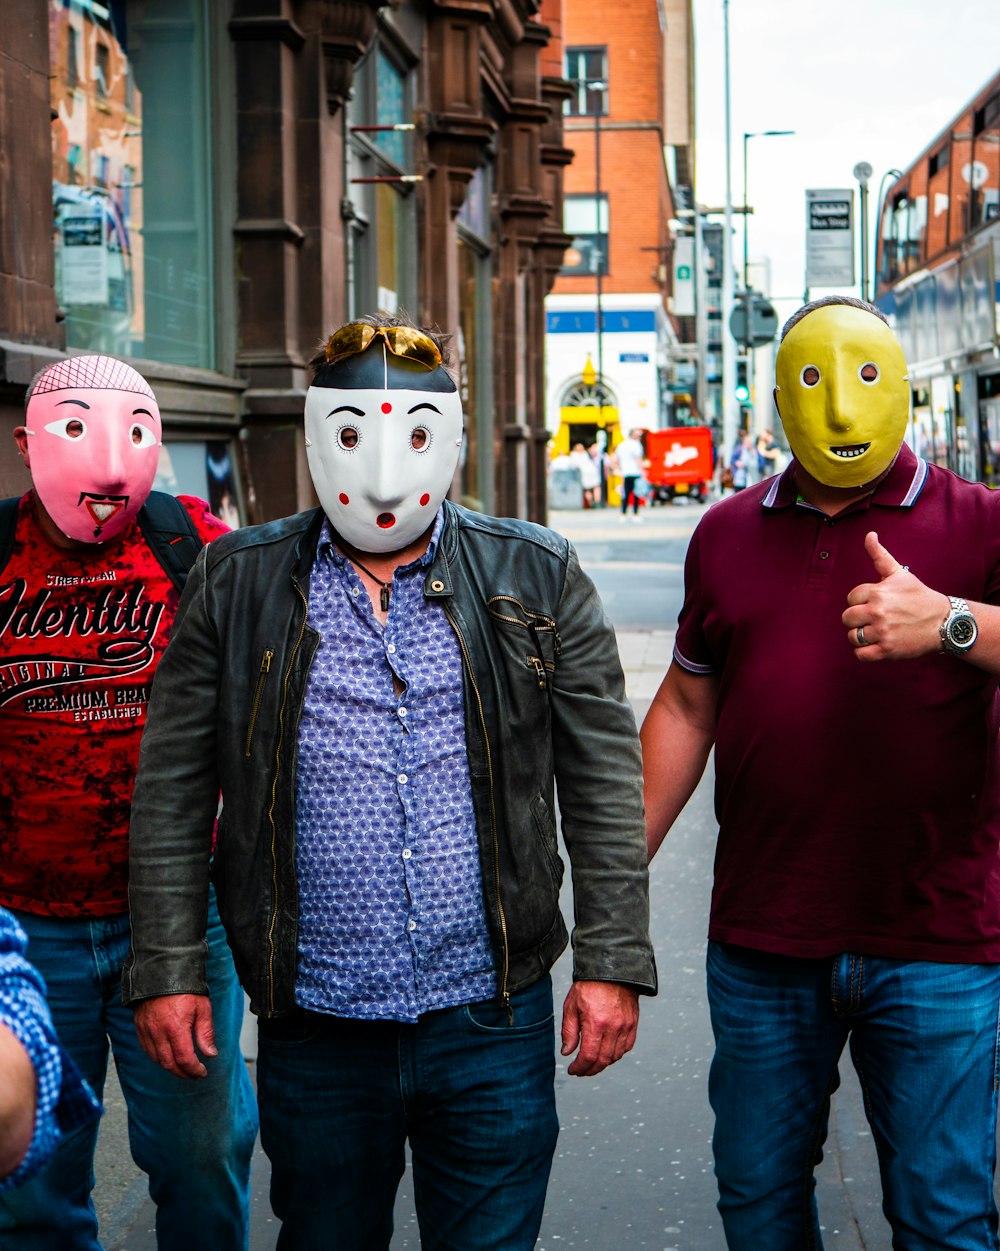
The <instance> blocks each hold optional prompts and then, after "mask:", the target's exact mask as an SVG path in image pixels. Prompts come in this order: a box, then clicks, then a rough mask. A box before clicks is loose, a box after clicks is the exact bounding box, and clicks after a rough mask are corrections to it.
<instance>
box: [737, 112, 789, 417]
mask: <svg viewBox="0 0 1000 1251" xmlns="http://www.w3.org/2000/svg"><path fill="white" fill-rule="evenodd" d="M794 134H795V131H794V130H749V131H748V130H745V131H744V132H743V307H744V311H745V314H746V323H745V324H746V327H747V331H748V332H749V329H750V246H749V242H748V241H749V238H750V206H749V204H748V203H747V184H748V178H747V165H748V161H747V146H748V144H749V143H750V140H751V139H764V138H773V137H774V136H776V135H794ZM746 365H747V386H748V387H750V394H751V396H752V395H753V394H754V392H753V386H754V354H753V349H752V348H750V347H748V348H747V349H746Z"/></svg>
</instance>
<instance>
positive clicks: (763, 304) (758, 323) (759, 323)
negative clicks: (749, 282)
mask: <svg viewBox="0 0 1000 1251" xmlns="http://www.w3.org/2000/svg"><path fill="white" fill-rule="evenodd" d="M748 295H749V298H747V297H746V296H744V297H742V298H741V297H737V301H736V304H735V306H734V307H733V311H732V314H731V315H730V318H729V329H730V331H731V332H732V336H733V338H734V339H735V340H736V342H737V343H741V344H742V345H743V346H744V347H751V348H755V347H763V346H764V344H765V343H770V342H771V341H772V340H773V339H774V336H775V335H776V334H777V333H778V314H777V313H776V312H775V311H774V307H773V305H771V304H769V303H768V301H767V300H765V299H764V297H763V296H762V295H761V294H760V293H759V292H757V291H751V292H749V293H748ZM748 304H749V306H750V317H749V322H748V319H747V305H748Z"/></svg>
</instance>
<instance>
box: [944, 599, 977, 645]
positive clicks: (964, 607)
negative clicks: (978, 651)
mask: <svg viewBox="0 0 1000 1251" xmlns="http://www.w3.org/2000/svg"><path fill="white" fill-rule="evenodd" d="M948 602H949V603H950V604H951V609H950V611H949V613H948V615H947V617H945V619H944V621H942V622H941V649H942V651H946V652H949V653H950V654H951V655H952V656H964V655H965V653H966V652H967V651H968V650H969V648H970V647H971V646H972V644H973V643H974V642H975V641H976V639H977V638H978V637H979V626H977V625H976V619H975V617H974V616H973V615H972V612H971V610H970V609H969V605H968V604H967V603H966V602H965V600H964V599H960V598H959V597H958V596H957V595H949V596H948Z"/></svg>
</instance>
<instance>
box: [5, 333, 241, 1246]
mask: <svg viewBox="0 0 1000 1251" xmlns="http://www.w3.org/2000/svg"><path fill="white" fill-rule="evenodd" d="M14 437H15V440H16V442H17V446H18V449H19V451H20V453H21V456H22V457H23V459H24V463H25V465H26V466H27V467H28V469H29V471H30V473H31V480H32V487H31V490H29V491H28V492H27V493H26V494H25V495H24V496H23V497H22V498H21V499H20V500H16V499H15V500H7V501H4V502H3V503H2V504H0V564H2V565H3V566H4V568H3V589H2V593H0V748H2V752H3V759H4V760H5V761H7V762H9V765H8V767H7V768H5V769H4V770H3V773H2V774H0V804H2V809H3V813H4V818H3V822H2V824H0V904H2V905H4V906H5V907H7V908H9V909H11V911H12V912H13V913H14V915H15V917H16V919H17V922H18V924H19V925H20V926H21V928H22V929H23V930H24V931H25V933H26V934H27V936H28V952H27V954H28V958H29V959H30V961H31V962H32V964H34V965H35V966H36V967H37V968H38V970H39V971H40V972H41V974H42V976H43V977H44V979H45V982H46V986H47V990H48V1003H49V1007H50V1009H51V1012H52V1017H53V1020H54V1022H55V1026H56V1030H57V1032H58V1035H59V1038H60V1040H61V1042H62V1044H63V1046H64V1047H65V1048H66V1050H67V1051H68V1052H69V1054H70V1055H71V1056H72V1058H73V1060H74V1061H75V1063H76V1065H77V1066H78V1067H79V1069H80V1070H81V1072H82V1073H83V1075H84V1077H85V1078H86V1080H87V1082H88V1083H89V1084H90V1086H91V1087H92V1089H93V1090H94V1092H95V1093H96V1094H97V1095H98V1097H101V1096H102V1095H103V1091H104V1078H105V1074H106V1071H107V1064H108V1055H109V1051H110V1052H111V1053H112V1054H113V1055H114V1060H115V1066H116V1069H117V1072H118V1078H119V1081H120V1083H121V1088H122V1092H123V1094H124V1096H125V1102H126V1104H127V1107H128V1123H129V1145H130V1147H131V1150H132V1155H133V1158H134V1159H135V1162H136V1164H137V1165H138V1166H139V1168H141V1169H142V1170H143V1171H144V1172H145V1173H147V1174H148V1176H149V1187H150V1195H151V1196H152V1198H153V1200H154V1202H155V1203H156V1205H157V1217H156V1223H157V1239H158V1246H159V1247H160V1249H161V1251H201V1249H203V1251H244V1248H245V1247H246V1244H247V1238H248V1233H249V1208H250V1200H249V1181H250V1161H251V1158H252V1154H253V1145H254V1140H255V1138H256V1134H257V1116H256V1108H255V1105H254V1095H253V1088H252V1087H251V1085H250V1080H249V1077H248V1076H247V1072H246V1066H245V1064H244V1063H243V1059H242V1057H241V1055H240V1050H239V1036H240V1027H241V1023H242V1016H243V995H242V992H241V991H240V987H239V983H238V982H237V980H236V974H235V970H234V968H233V962H232V957H231V956H230V954H229V950H228V948H227V946H226V941H225V935H224V933H223V931H222V926H221V923H220V921H219V919H218V913H217V911H216V909H215V905H214V903H212V904H211V910H210V912H209V914H208V915H207V916H206V912H205V907H206V900H207V899H209V898H210V895H209V893H208V892H206V893H205V894H203V895H202V897H201V909H202V920H203V921H209V922H210V923H209V928H208V935H209V953H210V954H209V968H210V974H209V977H210V983H211V993H212V998H213V1003H214V1005H215V1019H216V1037H215V1044H214V1046H213V1045H212V1044H211V1042H210V1040H209V1039H203V1040H202V1045H203V1049H204V1050H205V1053H206V1055H207V1056H209V1057H210V1058H209V1059H208V1066H207V1071H208V1076H207V1078H206V1080H205V1081H204V1082H200V1083H198V1084H197V1085H189V1084H187V1083H182V1082H180V1081H178V1080H177V1079H176V1078H174V1077H171V1076H170V1075H169V1074H168V1073H165V1072H164V1071H163V1070H162V1069H160V1068H158V1067H157V1066H156V1065H155V1064H152V1063H151V1062H150V1061H149V1058H148V1057H147V1056H146V1055H145V1054H144V1053H143V1051H142V1049H141V1047H140V1046H139V1041H138V1038H137V1037H136V1033H135V1028H134V1025H133V1021H132V1013H131V1012H130V1011H129V1010H128V1009H127V1008H126V1007H124V1006H123V1004H122V1002H121V986H120V983H121V968H122V963H123V961H124V959H125V953H126V951H127V949H128V937H129V925H128V898H127V892H128V845H127V834H128V819H129V804H130V800H131V797H132V782H133V778H134V773H135V768H136V763H137V761H138V756H139V738H140V735H141V733H142V728H143V725H144V724H145V719H146V708H147V702H148V699H149V688H150V684H151V682H152V679H153V674H154V672H155V670H156V666H157V663H158V661H159V658H160V656H161V655H162V653H163V649H164V647H165V646H166V641H167V636H168V635H169V633H170V628H171V625H172V624H173V619H174V614H175V612H176V610H177V604H178V601H179V599H180V591H179V587H178V583H179V582H182V581H183V577H184V576H185V575H186V571H187V567H188V566H189V565H190V563H191V562H192V561H193V559H194V556H195V554H196V553H197V551H198V550H199V549H200V548H201V546H202V545H203V544H204V543H207V542H208V541H209V540H211V539H214V538H216V537H217V536H218V535H219V534H222V533H224V532H225V531H226V527H225V526H224V525H223V524H222V523H221V522H220V521H217V520H216V519H215V518H214V517H213V516H212V515H211V513H210V512H209V509H208V505H207V504H206V503H205V502H204V501H203V500H200V499H196V498H194V497H193V496H183V497H181V498H180V499H179V500H176V499H174V497H173V496H168V495H162V494H161V493H160V492H155V491H151V489H150V488H151V487H152V484H153V479H154V476H155V474H156V469H157V463H158V459H159V454H160V441H161V423H160V413H159V408H158V407H157V403H156V399H155V397H154V395H153V391H152V389H151V388H150V386H149V383H148V382H147V381H146V380H145V378H143V377H142V376H141V375H140V374H138V373H137V372H136V371H135V370H134V369H133V368H132V367H131V366H129V365H127V364H126V363H125V362H124V361H119V360H115V359H114V358H113V357H108V356H75V357H71V358H70V359H68V360H65V361H60V362H58V363H57V364H55V365H51V366H49V367H48V368H47V369H45V370H43V371H41V372H40V373H39V374H38V375H37V376H36V377H35V379H34V380H33V381H32V383H31V385H30V386H29V388H28V393H27V406H26V411H25V424H24V425H23V426H19V427H18V428H17V429H16V430H15V431H14ZM213 815H214V814H213ZM211 830H212V819H211V818H209V819H208V824H207V827H206V831H205V833H206V836H207V837H209V838H210V837H211ZM216 1049H217V1050H218V1054H217V1055H216V1054H215V1052H216ZM97 1129H98V1127H97V1123H96V1122H92V1123H90V1124H87V1125H84V1126H82V1127H80V1128H78V1129H76V1130H75V1131H74V1132H73V1133H71V1134H67V1135H66V1137H65V1138H64V1140H63V1141H62V1143H61V1144H60V1145H59V1147H58V1149H57V1151H56V1152H55V1155H54V1156H53V1158H52V1160H51V1161H50V1162H49V1163H48V1164H47V1165H46V1166H45V1167H44V1168H43V1169H42V1170H41V1171H40V1172H39V1173H38V1174H37V1175H36V1176H35V1177H34V1178H33V1179H32V1180H31V1181H29V1182H27V1184H26V1185H24V1186H21V1187H19V1188H18V1189H16V1190H9V1191H6V1192H4V1193H3V1194H2V1195H0V1246H2V1247H3V1248H4V1251H39V1248H52V1251H98V1249H99V1248H100V1245H101V1244H100V1242H99V1241H98V1229H97V1217H96V1215H95V1212H94V1206H93V1203H92V1201H91V1197H90V1192H91V1189H92V1187H93V1184H94V1172H93V1164H94V1149H95V1147H96V1143H97Z"/></svg>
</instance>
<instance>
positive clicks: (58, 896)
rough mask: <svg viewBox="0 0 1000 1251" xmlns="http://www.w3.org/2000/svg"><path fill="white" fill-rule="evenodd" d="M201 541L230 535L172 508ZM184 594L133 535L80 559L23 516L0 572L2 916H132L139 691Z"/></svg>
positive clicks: (197, 505) (27, 510) (188, 504)
mask: <svg viewBox="0 0 1000 1251" xmlns="http://www.w3.org/2000/svg"><path fill="white" fill-rule="evenodd" d="M180 499H181V503H182V504H183V505H184V507H185V508H186V509H187V511H188V513H189V515H190V517H191V519H192V521H193V522H194V525H195V528H196V530H197V531H198V534H199V535H200V536H201V538H202V539H203V540H204V541H205V542H206V543H208V542H210V541H211V540H212V539H214V538H217V537H218V536H219V535H220V534H225V533H226V530H227V527H226V526H225V525H224V524H223V523H222V522H221V521H219V520H218V519H217V518H215V517H214V516H212V514H211V513H210V512H209V510H208V505H207V504H206V503H205V502H204V501H203V500H199V499H196V498H194V496H181V497H180ZM179 601H180V595H179V593H178V591H177V589H176V588H175V586H174V585H173V583H172V582H171V581H170V578H169V577H168V576H167V574H166V573H165V572H164V570H163V568H162V566H161V565H160V563H159V561H158V560H157V559H156V556H155V555H154V554H153V552H152V551H151V550H150V548H149V545H148V544H147V543H146V541H145V539H144V538H143V537H142V534H141V533H140V531H139V527H138V526H137V525H132V526H130V527H129V529H128V530H126V531H125V532H124V534H122V536H121V537H120V539H118V540H116V541H115V542H114V543H109V544H108V545H107V547H106V548H104V547H102V548H96V549H95V550H94V552H93V554H90V553H87V555H86V556H84V557H79V556H77V555H75V554H73V553H69V552H65V551H63V550H61V549H60V548H57V547H53V546H52V544H51V543H49V541H48V540H47V539H46V538H45V536H44V534H43V533H42V531H41V529H40V528H39V526H38V522H37V521H36V518H35V510H34V508H33V506H32V503H31V494H30V492H29V493H28V494H27V495H25V496H24V497H23V498H22V500H21V504H20V508H19V512H18V520H17V531H16V536H15V542H14V548H13V551H12V553H11V558H10V560H9V562H8V564H7V566H6V568H5V569H3V570H2V571H0V758H2V760H3V768H2V770H0V904H3V905H5V906H6V907H8V908H14V909H17V910H20V911H23V912H32V913H41V914H44V915H47V916H56V917H81V916H111V915H114V914H116V913H122V912H125V911H127V908H128V896H127V885H128V823H129V806H130V804H131V801H132V783H133V780H134V777H135V771H136V766H137V764H138V760H139V739H140V737H141V735H142V729H143V726H144V725H145V723H146V707H147V704H148V702H149V689H150V685H151V683H152V680H153V673H154V672H155V669H156V665H157V663H158V661H159V659H160V656H161V655H162V653H163V649H164V648H165V647H166V645H167V639H168V637H169V635H170V627H171V625H172V624H173V620H174V614H175V613H176V611H177V605H178V603H179Z"/></svg>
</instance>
